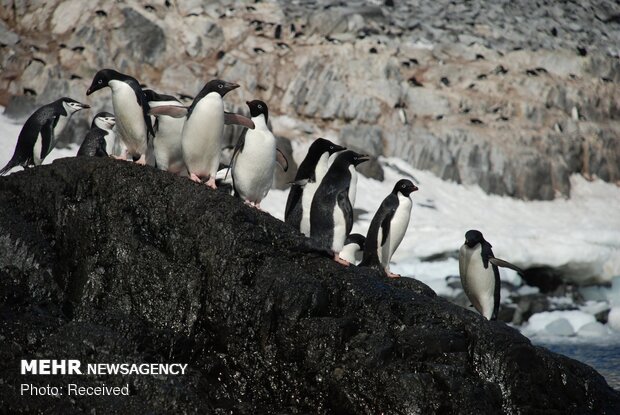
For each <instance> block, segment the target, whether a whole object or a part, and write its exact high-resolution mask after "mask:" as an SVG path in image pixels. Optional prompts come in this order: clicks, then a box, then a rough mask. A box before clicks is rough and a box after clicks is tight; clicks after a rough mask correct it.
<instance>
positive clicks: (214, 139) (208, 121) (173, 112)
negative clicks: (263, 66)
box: [150, 79, 254, 189]
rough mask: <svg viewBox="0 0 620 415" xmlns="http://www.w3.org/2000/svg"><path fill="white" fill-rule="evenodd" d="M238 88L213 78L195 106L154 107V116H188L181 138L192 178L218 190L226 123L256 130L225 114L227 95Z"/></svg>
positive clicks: (245, 120) (247, 122)
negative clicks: (218, 172) (217, 184)
mask: <svg viewBox="0 0 620 415" xmlns="http://www.w3.org/2000/svg"><path fill="white" fill-rule="evenodd" d="M237 88H239V85H237V84H233V83H231V82H226V81H222V80H219V79H214V80H212V81H209V82H207V83H206V85H205V86H204V87H203V88H202V90H201V91H200V93H199V94H198V95H197V96H196V97H195V98H194V102H192V105H190V106H189V108H187V107H183V106H178V105H162V106H160V107H157V108H153V109H152V110H151V111H150V114H151V115H156V116H157V115H161V114H165V115H170V116H172V117H183V116H185V117H186V119H185V124H184V125H183V132H182V135H181V146H182V149H183V159H184V161H185V165H186V166H187V172H188V173H189V177H190V179H192V180H193V181H195V182H199V183H200V182H202V179H207V182H206V184H207V186H209V187H211V188H212V189H215V188H217V186H216V185H215V178H216V174H217V171H218V168H219V166H220V154H221V150H222V134H223V132H224V125H225V124H239V125H243V126H245V127H247V128H250V129H253V128H254V123H253V122H252V120H250V119H248V118H246V117H244V116H242V115H238V114H230V113H226V112H224V101H223V100H222V98H224V95H226V94H227V93H228V92H230V91H232V90H233V89H237Z"/></svg>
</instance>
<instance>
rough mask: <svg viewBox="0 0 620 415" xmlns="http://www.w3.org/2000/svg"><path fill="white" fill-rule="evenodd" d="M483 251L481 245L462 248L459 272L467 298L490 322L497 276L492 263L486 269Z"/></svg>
mask: <svg viewBox="0 0 620 415" xmlns="http://www.w3.org/2000/svg"><path fill="white" fill-rule="evenodd" d="M481 251H482V247H481V245H480V244H478V245H476V246H475V247H474V248H469V247H467V245H463V246H461V249H460V250H459V271H460V274H461V283H462V284H463V289H464V290H465V294H467V298H469V300H470V301H471V303H472V304H473V306H474V308H475V309H476V310H478V311H479V312H480V314H482V315H483V316H484V317H486V318H487V319H488V320H490V319H491V317H492V316H493V308H494V306H495V297H494V295H495V274H494V273H493V266H492V265H491V264H490V263H489V264H488V267H487V268H484V264H483V263H482V255H481Z"/></svg>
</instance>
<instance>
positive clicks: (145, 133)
mask: <svg viewBox="0 0 620 415" xmlns="http://www.w3.org/2000/svg"><path fill="white" fill-rule="evenodd" d="M105 87H110V89H111V90H112V106H113V107H114V114H115V116H116V130H117V131H118V134H119V136H120V139H121V141H122V142H123V144H124V145H125V146H126V147H127V150H126V151H127V153H128V154H129V155H130V156H131V157H132V159H133V160H134V161H136V162H137V163H139V164H145V163H146V151H147V147H148V140H149V139H151V138H153V137H154V136H155V132H154V131H153V125H152V124H151V118H150V117H149V116H148V111H149V104H148V102H147V99H146V96H145V95H144V92H143V91H142V88H140V83H139V82H138V81H137V80H136V79H135V78H132V77H131V76H129V75H125V74H122V73H120V72H117V71H115V70H114V69H102V70H100V71H99V72H97V73H96V74H95V77H94V79H93V82H92V84H91V85H90V88H88V90H87V91H86V95H90V94H92V93H93V92H95V91H98V90H100V89H102V88H105ZM119 158H126V155H125V154H123V155H121V157H119Z"/></svg>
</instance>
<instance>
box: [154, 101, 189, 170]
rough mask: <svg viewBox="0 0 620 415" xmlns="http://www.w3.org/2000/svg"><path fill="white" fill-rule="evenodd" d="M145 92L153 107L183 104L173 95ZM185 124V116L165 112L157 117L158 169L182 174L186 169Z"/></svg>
mask: <svg viewBox="0 0 620 415" xmlns="http://www.w3.org/2000/svg"><path fill="white" fill-rule="evenodd" d="M144 94H145V95H146V99H147V101H148V103H149V107H151V109H153V108H157V107H161V106H167V105H182V104H181V101H179V100H178V99H176V98H175V97H173V96H171V95H165V94H158V93H157V92H155V91H153V90H150V89H145V90H144ZM184 124H185V119H184V118H175V117H171V116H169V115H165V114H160V115H157V116H156V117H155V123H154V125H153V130H154V131H155V138H154V139H153V153H154V156H155V165H156V166H157V168H158V169H160V170H165V171H169V172H171V173H174V174H180V173H182V172H184V171H185V170H186V168H185V163H184V162H183V148H182V147H181V134H182V133H183V125H184Z"/></svg>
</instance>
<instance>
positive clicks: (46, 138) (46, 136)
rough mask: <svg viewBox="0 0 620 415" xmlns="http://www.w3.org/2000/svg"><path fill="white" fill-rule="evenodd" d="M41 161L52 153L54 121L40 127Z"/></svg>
mask: <svg viewBox="0 0 620 415" xmlns="http://www.w3.org/2000/svg"><path fill="white" fill-rule="evenodd" d="M39 134H41V154H40V157H41V160H43V159H44V158H45V157H46V156H47V155H48V154H49V153H50V151H52V144H53V143H54V120H53V119H51V120H49V121H48V122H46V123H45V124H43V127H41V131H40V132H39Z"/></svg>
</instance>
